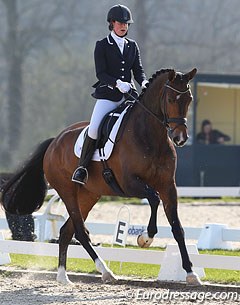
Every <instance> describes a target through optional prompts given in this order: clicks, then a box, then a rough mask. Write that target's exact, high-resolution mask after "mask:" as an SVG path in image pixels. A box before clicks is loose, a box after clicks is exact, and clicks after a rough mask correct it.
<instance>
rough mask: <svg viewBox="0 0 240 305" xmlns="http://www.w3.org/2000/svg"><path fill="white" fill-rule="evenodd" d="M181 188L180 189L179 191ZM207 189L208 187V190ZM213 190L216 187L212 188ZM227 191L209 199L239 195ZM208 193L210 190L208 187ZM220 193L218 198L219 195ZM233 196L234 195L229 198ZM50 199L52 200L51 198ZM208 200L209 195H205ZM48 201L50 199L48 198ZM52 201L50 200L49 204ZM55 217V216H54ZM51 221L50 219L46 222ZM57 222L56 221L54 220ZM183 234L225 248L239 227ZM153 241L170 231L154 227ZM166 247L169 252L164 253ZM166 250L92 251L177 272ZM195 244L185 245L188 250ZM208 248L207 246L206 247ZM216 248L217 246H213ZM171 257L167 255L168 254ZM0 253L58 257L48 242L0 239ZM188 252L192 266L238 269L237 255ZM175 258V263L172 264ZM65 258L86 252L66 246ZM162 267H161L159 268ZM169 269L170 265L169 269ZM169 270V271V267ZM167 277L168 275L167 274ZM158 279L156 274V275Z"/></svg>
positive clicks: (102, 231) (100, 227)
mask: <svg viewBox="0 0 240 305" xmlns="http://www.w3.org/2000/svg"><path fill="white" fill-rule="evenodd" d="M181 189H182V190H181ZM187 189H189V188H186V189H185V188H184V190H183V188H180V190H179V194H182V195H181V196H183V197H187V194H188V191H187ZM209 189H210V188H208V190H209ZM214 189H216V188H214ZM217 189H218V190H220V189H221V190H222V189H224V188H217ZM237 189H238V191H237V190H236V188H227V191H225V192H223V191H221V192H219V193H218V195H216V194H217V193H216V190H215V191H214V192H213V194H214V195H213V197H221V196H231V197H238V196H239V188H237ZM211 191H213V190H212V188H211ZM198 192H201V197H204V194H206V192H203V191H202V190H201V191H198ZM198 192H197V190H196V191H193V189H192V194H193V193H194V195H191V197H198V196H199V193H198ZM219 194H220V195H219ZM233 194H235V195H234V196H233ZM48 195H52V196H53V197H54V196H55V195H56V192H55V191H54V190H50V191H49V192H48ZM53 197H52V198H53ZM207 197H209V196H207ZM57 199H58V196H55V199H54V200H57ZM50 200H51V199H50ZM53 202H54V201H53V200H52V202H51V204H52V203H53ZM58 216H59V215H58ZM46 220H50V221H52V220H53V219H47V218H46ZM55 220H56V221H59V218H58V219H55ZM86 225H87V227H88V229H89V230H90V232H91V234H93V235H113V234H114V232H115V228H116V224H105V223H86ZM7 228H8V227H7V222H6V220H5V219H4V218H0V230H3V229H7ZM145 230H146V227H145V226H142V225H134V224H130V225H129V227H128V236H138V235H139V234H141V233H142V232H143V231H145ZM184 230H185V235H186V239H193V240H199V238H201V237H203V240H204V241H205V240H207V241H208V242H209V243H210V245H211V240H214V242H215V244H214V245H216V240H217V242H218V243H219V245H220V248H221V245H223V248H224V246H226V248H228V246H229V242H240V228H239V229H229V228H227V227H226V225H219V224H213V225H212V224H208V225H206V226H205V227H204V228H194V227H185V228H184ZM155 237H156V238H172V237H173V236H172V232H171V229H170V227H169V226H158V233H157V235H156V236H155ZM168 246H169V249H171V250H170V251H168ZM168 246H167V249H166V251H156V250H142V249H126V248H113V247H112V248H106V247H96V251H97V252H98V253H99V255H100V256H101V257H102V258H103V259H104V260H107V261H120V262H133V263H145V264H155V265H162V264H165V265H166V264H167V268H169V262H170V265H174V266H175V265H176V262H177V265H178V267H177V268H176V266H175V267H174V268H175V269H179V270H180V269H181V270H182V268H181V260H180V255H179V250H178V248H177V246H176V245H174V247H172V248H171V246H172V245H168ZM191 246H194V247H195V248H196V245H188V247H190V249H191ZM209 248H211V247H209ZM214 248H217V247H214ZM171 252H172V254H171V255H170V256H171V257H172V258H171V257H170V256H169V253H171ZM1 253H2V254H3V255H5V254H8V253H18V254H32V255H44V256H58V245H57V244H51V243H43V242H34V243H32V242H23V241H12V240H0V258H1ZM189 253H190V258H191V260H192V262H193V265H194V266H195V267H197V268H215V269H229V270H240V257H237V256H222V255H208V254H199V253H198V251H197V249H196V250H195V251H193V253H191V251H189ZM176 256H177V257H178V260H177V261H176ZM68 257H69V258H85V259H89V256H88V254H87V252H86V251H85V250H84V249H83V247H82V246H75V245H70V246H69V250H68ZM173 258H174V263H172V261H171V260H172V259H173ZM161 267H162V266H161ZM172 267H173V266H172ZM172 267H171V268H172ZM168 276H169V272H168ZM159 278H161V277H160V274H159ZM174 279H175V278H174V277H172V278H171V277H170V278H169V280H174Z"/></svg>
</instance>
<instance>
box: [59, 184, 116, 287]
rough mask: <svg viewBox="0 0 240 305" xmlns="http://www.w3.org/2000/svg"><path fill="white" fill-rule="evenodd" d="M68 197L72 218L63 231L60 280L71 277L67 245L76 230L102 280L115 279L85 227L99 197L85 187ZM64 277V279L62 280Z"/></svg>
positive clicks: (60, 251)
mask: <svg viewBox="0 0 240 305" xmlns="http://www.w3.org/2000/svg"><path fill="white" fill-rule="evenodd" d="M67 197H68V198H66V195H65V198H62V199H63V200H64V202H65V204H66V207H67V210H68V213H69V215H70V218H71V220H68V221H67V222H66V224H65V225H66V226H65V225H64V226H63V228H62V231H61V237H60V243H59V268H58V278H57V279H58V280H59V281H60V282H62V283H69V282H70V281H69V279H68V277H67V274H66V257H67V247H68V244H69V242H70V240H71V238H72V235H73V233H74V232H75V237H76V239H77V240H78V241H79V242H80V243H81V245H82V246H83V247H84V249H85V250H86V251H87V252H88V254H89V255H90V257H91V258H92V260H93V261H94V262H95V265H96V268H97V270H98V271H99V272H101V274H102V280H103V281H104V282H106V281H111V280H113V279H114V275H113V273H112V272H111V271H110V269H109V268H108V267H107V266H106V264H105V263H104V261H103V260H102V259H101V257H99V256H98V254H97V253H96V251H95V250H94V248H93V247H92V245H91V242H90V239H89V234H88V231H87V229H86V227H85V224H84V220H85V219H86V218H87V215H88V213H89V211H90V210H91V208H92V207H93V205H94V204H95V203H96V202H97V200H98V197H96V195H93V194H91V193H89V192H88V191H87V190H86V189H84V188H79V191H78V195H77V196H74V195H73V194H72V195H70V197H69V195H68V196H67ZM61 279H63V280H61Z"/></svg>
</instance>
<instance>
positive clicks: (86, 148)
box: [72, 99, 122, 184]
mask: <svg viewBox="0 0 240 305" xmlns="http://www.w3.org/2000/svg"><path fill="white" fill-rule="evenodd" d="M121 103H122V100H121V101H119V102H113V101H109V100H103V99H101V100H97V102H96V104H95V106H94V109H93V113H92V117H91V121H90V125H89V129H88V135H87V136H86V139H85V140H84V144H83V148H82V152H81V156H80V159H79V164H78V168H77V169H76V170H75V171H74V173H73V176H72V181H74V182H77V183H80V184H85V183H86V182H87V179H88V171H87V166H88V164H89V162H90V161H91V159H92V156H93V154H94V151H95V144H96V139H97V136H98V127H99V125H100V123H101V121H102V119H103V117H104V116H105V114H107V113H108V112H110V111H112V110H114V109H115V108H117V107H118V106H119V105H120V104H121Z"/></svg>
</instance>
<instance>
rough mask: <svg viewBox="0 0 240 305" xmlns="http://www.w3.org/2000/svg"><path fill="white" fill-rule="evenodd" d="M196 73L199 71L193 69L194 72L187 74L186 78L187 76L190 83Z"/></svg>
mask: <svg viewBox="0 0 240 305" xmlns="http://www.w3.org/2000/svg"><path fill="white" fill-rule="evenodd" d="M196 73H197V69H196V68H194V69H192V71H190V72H188V73H186V74H185V76H186V77H187V79H188V80H189V81H190V80H191V79H193V78H194V76H195V74H196Z"/></svg>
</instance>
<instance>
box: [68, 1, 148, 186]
mask: <svg viewBox="0 0 240 305" xmlns="http://www.w3.org/2000/svg"><path fill="white" fill-rule="evenodd" d="M107 21H108V22H109V30H110V31H111V33H110V35H109V36H107V37H106V38H104V39H103V40H101V41H98V42H97V43H96V47H95V51H94V58H95V69H96V75H97V78H98V79H99V81H98V82H97V83H96V84H95V85H93V87H94V88H96V90H95V92H94V94H93V97H95V98H96V99H97V102H96V104H95V107H94V109H93V113H92V117H91V121H90V125H89V129H88V133H87V136H86V138H85V141H84V145H83V148H82V152H81V156H80V160H79V165H78V168H77V169H76V170H75V171H74V173H73V176H72V181H74V182H77V183H80V184H85V183H86V182H87V177H88V171H87V167H88V164H89V162H90V160H91V158H92V155H93V153H94V151H95V143H96V139H97V136H98V127H99V125H100V123H101V121H102V119H103V117H104V116H105V114H107V113H108V112H109V111H112V110H114V109H115V108H117V107H118V106H119V105H120V104H121V103H122V102H123V101H124V93H127V92H128V91H130V90H131V95H133V96H135V97H137V91H136V88H135V85H134V82H133V81H132V77H131V71H132V72H133V75H134V78H135V79H136V81H137V82H138V83H139V85H140V86H142V88H143V87H145V85H146V83H147V80H146V76H145V73H144V71H143V67H142V64H141V58H140V52H139V48H138V46H137V44H136V42H135V41H134V40H130V39H126V38H125V36H126V35H127V33H128V27H129V25H130V24H131V23H133V19H132V13H131V11H130V10H129V8H127V7H126V6H124V5H115V6H113V7H112V8H111V9H110V10H109V12H108V15H107ZM130 99H131V98H130Z"/></svg>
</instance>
